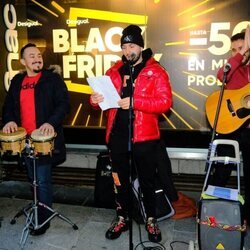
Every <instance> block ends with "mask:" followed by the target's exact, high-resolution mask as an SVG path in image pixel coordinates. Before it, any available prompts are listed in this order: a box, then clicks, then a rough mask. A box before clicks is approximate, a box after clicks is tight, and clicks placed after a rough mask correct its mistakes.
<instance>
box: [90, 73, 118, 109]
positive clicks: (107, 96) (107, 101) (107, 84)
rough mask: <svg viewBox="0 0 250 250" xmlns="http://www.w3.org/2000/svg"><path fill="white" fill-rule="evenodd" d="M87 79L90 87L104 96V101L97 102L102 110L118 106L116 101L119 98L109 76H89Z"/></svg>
mask: <svg viewBox="0 0 250 250" xmlns="http://www.w3.org/2000/svg"><path fill="white" fill-rule="evenodd" d="M87 81H88V83H89V85H90V87H91V88H92V89H93V90H94V91H95V92H98V93H100V94H102V95H103V96H104V101H103V102H101V103H99V106H100V108H101V109H102V110H107V109H110V108H119V107H120V106H118V104H117V102H118V101H119V100H120V99H121V97H120V96H119V95H118V93H117V91H116V89H115V87H114V85H113V83H112V82H111V79H110V77H109V76H97V77H89V78H87Z"/></svg>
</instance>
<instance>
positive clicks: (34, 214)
mask: <svg viewBox="0 0 250 250" xmlns="http://www.w3.org/2000/svg"><path fill="white" fill-rule="evenodd" d="M28 157H30V158H31V159H33V183H32V186H33V201H32V203H30V204H29V205H27V206H26V207H24V208H22V209H21V210H20V211H19V212H18V213H17V214H16V215H15V216H14V218H13V219H12V220H11V221H10V224H15V223H16V219H17V218H18V217H20V216H21V215H23V214H24V215H25V216H26V223H25V226H24V228H23V231H22V236H21V240H20V245H21V249H23V248H24V246H25V243H26V240H27V238H28V235H29V232H30V229H34V230H38V229H40V228H41V227H43V226H44V225H45V224H46V223H48V222H49V221H51V220H52V219H53V218H54V217H56V216H57V217H59V218H60V219H62V220H64V221H66V222H67V223H69V224H70V225H71V226H72V227H73V229H74V230H78V227H77V225H76V224H74V223H73V222H72V221H71V220H70V219H68V218H67V217H65V216H63V215H62V214H60V213H58V212H57V211H55V210H54V209H52V208H50V207H49V206H47V205H45V204H43V203H41V202H39V201H38V199H37V186H38V184H37V179H36V156H35V155H34V154H33V153H32V154H29V156H28ZM39 206H40V207H43V208H45V209H47V210H49V211H50V212H51V213H52V214H51V216H50V217H49V218H48V219H47V220H45V221H44V222H43V223H42V224H38V207H39Z"/></svg>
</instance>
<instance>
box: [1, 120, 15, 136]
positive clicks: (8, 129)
mask: <svg viewBox="0 0 250 250" xmlns="http://www.w3.org/2000/svg"><path fill="white" fill-rule="evenodd" d="M16 131H17V124H16V123H15V122H8V123H6V124H5V126H4V127H3V132H4V133H8V134H9V133H13V132H16Z"/></svg>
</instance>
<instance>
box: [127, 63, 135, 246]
mask: <svg viewBox="0 0 250 250" xmlns="http://www.w3.org/2000/svg"><path fill="white" fill-rule="evenodd" d="M128 62H129V74H130V85H129V97H130V100H129V124H128V154H129V182H130V185H129V204H130V205H129V209H128V217H129V250H133V249H134V248H133V219H132V211H133V199H132V197H133V190H132V166H133V165H132V164H133V153H132V134H133V83H134V80H133V72H132V70H133V61H132V60H129V61H128Z"/></svg>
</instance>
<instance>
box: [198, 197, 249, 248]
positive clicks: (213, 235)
mask: <svg viewBox="0 0 250 250" xmlns="http://www.w3.org/2000/svg"><path fill="white" fill-rule="evenodd" d="M241 212H242V205H241V203H240V202H238V201H230V200H222V199H216V200H205V199H203V200H200V202H199V212H198V218H199V220H200V222H199V224H198V242H199V249H201V250H215V249H230V250H240V249H243V245H244V235H243V232H241V231H240V230H237V229H236V228H235V226H241V225H243V219H242V215H241ZM208 221H210V222H211V223H214V225H208V224H207V222H208ZM228 226H229V227H228ZM226 228H227V230H225V229H226Z"/></svg>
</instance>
